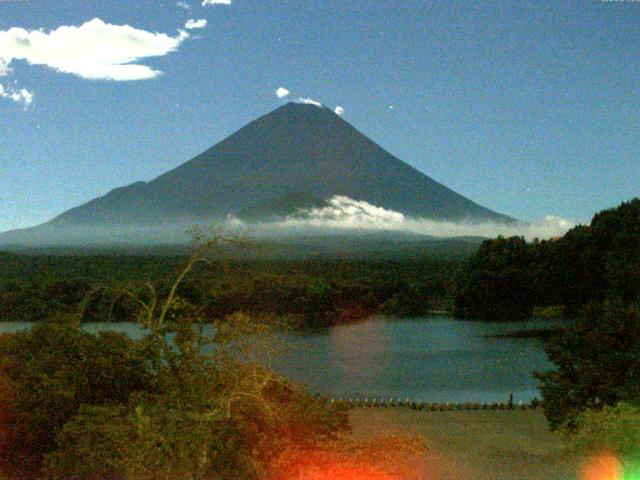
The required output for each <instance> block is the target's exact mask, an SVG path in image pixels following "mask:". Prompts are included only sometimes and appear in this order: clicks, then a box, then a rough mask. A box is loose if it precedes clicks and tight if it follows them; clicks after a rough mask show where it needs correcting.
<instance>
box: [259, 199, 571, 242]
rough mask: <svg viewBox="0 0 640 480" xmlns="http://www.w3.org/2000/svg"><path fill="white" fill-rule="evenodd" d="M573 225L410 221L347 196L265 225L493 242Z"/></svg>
mask: <svg viewBox="0 0 640 480" xmlns="http://www.w3.org/2000/svg"><path fill="white" fill-rule="evenodd" d="M573 225H574V224H573V223H572V222H570V221H568V220H565V219H562V218H560V217H556V216H553V215H547V216H545V217H544V218H543V219H542V220H541V221H538V222H534V223H530V224H518V225H504V224H500V223H495V222H483V223H476V222H446V221H436V220H428V219H422V218H412V217H407V216H405V215H404V214H402V213H400V212H397V211H394V210H390V209H386V208H382V207H378V206H375V205H372V204H370V203H368V202H365V201H362V200H354V199H352V198H349V197H347V196H345V195H335V196H333V197H332V198H330V199H329V200H327V205H326V206H324V207H321V208H310V209H300V210H298V212H296V213H295V214H293V215H290V216H288V217H287V218H286V219H285V220H283V221H280V222H274V223H268V224H262V226H263V227H266V228H268V229H274V228H275V229H276V230H278V231H282V230H292V231H298V232H300V231H301V230H302V231H305V232H308V230H322V229H325V230H326V229H330V230H356V231H357V230H360V231H381V230H384V231H395V232H404V233H412V234H418V235H428V236H433V237H464V236H482V237H487V238H493V237H496V236H498V235H504V236H514V235H518V236H520V235H521V236H524V237H525V238H527V239H528V240H532V239H534V238H554V237H559V236H562V235H564V234H565V233H566V232H567V230H569V229H570V228H572V227H573Z"/></svg>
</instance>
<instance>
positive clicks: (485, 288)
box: [455, 237, 534, 321]
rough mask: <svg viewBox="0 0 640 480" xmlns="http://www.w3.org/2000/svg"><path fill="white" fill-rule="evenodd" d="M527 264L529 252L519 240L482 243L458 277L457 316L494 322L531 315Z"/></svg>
mask: <svg viewBox="0 0 640 480" xmlns="http://www.w3.org/2000/svg"><path fill="white" fill-rule="evenodd" d="M530 263H531V252H530V250H529V248H528V247H527V244H526V242H525V240H524V238H522V237H511V238H503V237H498V238H497V239H495V240H487V241H486V242H483V243H482V245H481V246H480V248H479V249H478V251H477V252H476V253H475V254H474V255H472V256H471V258H470V259H469V260H467V262H466V264H465V266H464V268H463V269H462V271H461V272H460V274H459V278H458V290H457V292H456V297H455V313H456V316H458V317H461V318H470V319H486V320H494V321H504V320H520V319H524V318H527V317H529V316H531V313H532V312H533V307H534V299H533V296H532V275H531V270H530V269H529V268H528V266H529V264H530Z"/></svg>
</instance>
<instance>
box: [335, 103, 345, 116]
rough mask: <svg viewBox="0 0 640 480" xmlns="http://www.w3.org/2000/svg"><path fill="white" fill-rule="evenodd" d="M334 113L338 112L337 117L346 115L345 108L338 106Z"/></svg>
mask: <svg viewBox="0 0 640 480" xmlns="http://www.w3.org/2000/svg"><path fill="white" fill-rule="evenodd" d="M334 112H336V115H342V114H343V113H344V108H343V107H341V106H340V105H338V106H337V107H336V109H335V110H334Z"/></svg>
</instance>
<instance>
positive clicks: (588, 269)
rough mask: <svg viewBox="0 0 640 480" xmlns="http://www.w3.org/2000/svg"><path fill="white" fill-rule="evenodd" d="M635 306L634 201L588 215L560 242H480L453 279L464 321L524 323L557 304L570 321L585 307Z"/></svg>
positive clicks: (639, 227) (637, 211) (639, 211)
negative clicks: (536, 310) (540, 308)
mask: <svg viewBox="0 0 640 480" xmlns="http://www.w3.org/2000/svg"><path fill="white" fill-rule="evenodd" d="M603 300H615V301H620V302H622V304H624V305H628V304H631V303H633V302H634V301H637V300H640V199H638V198H635V199H633V200H631V201H629V202H625V203H622V204H621V205H619V206H618V207H616V208H612V209H608V210H604V211H602V212H599V213H597V214H596V215H594V217H593V219H592V221H591V224H590V225H587V226H584V225H581V226H577V227H575V228H573V229H571V230H570V231H569V232H567V233H566V235H564V236H563V237H562V238H560V239H554V240H546V241H534V242H532V243H526V242H525V241H524V240H523V239H522V238H519V237H513V238H506V239H505V238H497V239H495V240H488V241H486V242H484V243H483V245H482V246H481V247H480V249H479V250H478V251H477V252H476V253H475V254H474V255H472V256H471V258H470V259H469V260H468V261H467V262H466V263H465V266H464V268H463V269H462V271H461V274H460V275H459V277H458V280H457V293H456V299H455V306H456V312H457V315H458V316H460V317H464V318H478V319H488V320H508V319H518V318H526V317H528V316H530V315H531V313H532V311H533V308H534V306H545V305H562V306H564V307H565V310H566V312H567V313H568V314H570V315H572V314H575V313H577V312H579V311H580V309H581V308H582V307H583V306H584V305H586V304H588V303H590V302H599V301H603Z"/></svg>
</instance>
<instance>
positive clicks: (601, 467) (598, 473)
mask: <svg viewBox="0 0 640 480" xmlns="http://www.w3.org/2000/svg"><path fill="white" fill-rule="evenodd" d="M622 479H623V468H622V463H621V462H620V460H618V457H616V456H615V455H613V454H610V453H600V454H598V455H594V456H593V457H591V458H589V459H588V460H587V461H586V462H585V463H584V464H583V465H582V468H581V470H580V480H622Z"/></svg>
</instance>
